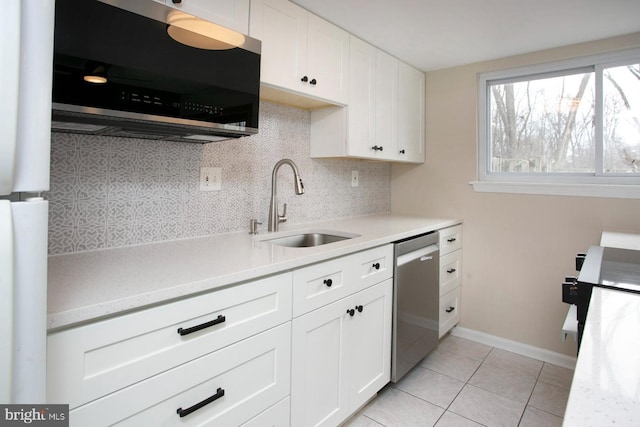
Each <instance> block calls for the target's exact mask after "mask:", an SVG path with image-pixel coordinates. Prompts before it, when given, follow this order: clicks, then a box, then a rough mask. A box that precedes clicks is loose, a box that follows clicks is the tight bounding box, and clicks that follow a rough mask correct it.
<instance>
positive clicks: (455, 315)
mask: <svg viewBox="0 0 640 427" xmlns="http://www.w3.org/2000/svg"><path fill="white" fill-rule="evenodd" d="M439 247H440V314H439V316H438V324H439V328H438V332H439V335H440V338H442V337H443V336H444V335H445V334H446V333H447V332H449V331H450V330H451V328H453V327H454V326H455V325H456V324H458V322H459V321H460V287H461V284H462V225H454V226H453V227H448V228H444V229H442V230H440V242H439Z"/></svg>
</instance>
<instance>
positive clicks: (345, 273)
mask: <svg viewBox="0 0 640 427" xmlns="http://www.w3.org/2000/svg"><path fill="white" fill-rule="evenodd" d="M392 275H393V246H392V245H386V246H380V247H377V248H373V249H368V250H366V251H362V252H357V253H355V254H351V255H347V256H344V257H340V258H334V259H331V260H329V261H325V262H320V263H317V264H313V265H310V266H307V267H302V268H299V269H297V270H294V272H293V317H298V316H300V315H303V314H305V313H308V312H309V311H311V310H315V309H316V308H319V307H322V306H324V305H327V304H330V303H332V302H334V301H337V300H339V299H340V298H344V297H346V296H348V295H351V294H353V293H355V292H358V291H360V290H362V289H364V288H366V287H369V286H371V285H374V284H376V283H379V282H381V281H383V280H385V279H388V278H390V277H392Z"/></svg>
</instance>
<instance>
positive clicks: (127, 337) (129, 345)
mask: <svg viewBox="0 0 640 427" xmlns="http://www.w3.org/2000/svg"><path fill="white" fill-rule="evenodd" d="M291 281H292V276H291V273H285V274H280V275H277V276H272V277H268V278H264V279H261V280H257V281H252V282H249V283H245V284H241V285H237V286H233V287H229V288H225V289H221V290H217V291H213V292H210V293H207V294H203V295H200V296H195V297H191V298H187V299H184V300H180V301H176V302H173V303H168V304H164V305H161V306H158V307H154V308H150V309H146V310H142V311H138V312H134V313H130V314H126V315H122V316H118V317H115V318H113V319H107V320H103V321H99V322H96V323H92V324H88V325H84V326H80V327H77V328H73V329H69V330H63V331H60V332H54V333H51V334H49V336H48V338H47V352H48V354H47V400H48V401H49V402H55V403H68V404H69V407H70V408H71V409H73V408H75V407H77V406H80V405H82V404H83V403H86V402H89V401H91V400H94V399H97V398H99V397H101V396H104V395H106V394H109V393H112V392H114V391H116V390H120V389H122V388H124V387H127V386H129V385H130V384H133V383H136V382H139V381H142V380H144V379H146V378H149V377H151V376H153V375H156V374H158V373H160V372H164V371H166V370H168V369H171V368H173V367H175V366H177V365H180V364H182V363H185V362H188V361H190V360H193V359H196V358H198V357H200V356H202V355H204V354H207V353H211V352H213V351H215V350H218V349H220V348H222V347H224V346H227V345H229V344H232V343H234V342H237V341H240V340H241V339H244V338H246V337H249V336H251V335H255V334H257V333H259V332H262V331H264V330H266V329H268V328H270V327H273V326H276V325H279V324H281V323H284V322H286V321H288V320H290V318H291ZM223 319H224V321H223V322H221V320H223ZM217 322H220V323H217ZM211 323H214V324H213V325H211V326H209V327H206V328H203V329H201V330H198V331H195V332H192V333H188V334H186V335H181V334H180V333H179V328H181V329H182V331H183V333H185V332H188V330H189V328H194V327H196V326H199V325H203V326H204V325H206V324H211Z"/></svg>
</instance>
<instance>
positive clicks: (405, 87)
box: [397, 62, 425, 163]
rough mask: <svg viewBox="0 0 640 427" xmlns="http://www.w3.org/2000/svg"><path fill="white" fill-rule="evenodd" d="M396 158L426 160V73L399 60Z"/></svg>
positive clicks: (417, 161)
mask: <svg viewBox="0 0 640 427" xmlns="http://www.w3.org/2000/svg"><path fill="white" fill-rule="evenodd" d="M398 73H399V80H398V81H399V102H398V131H399V133H398V149H397V160H399V161H405V162H412V163H423V162H424V140H425V135H424V132H425V131H424V129H425V125H424V121H425V110H424V104H425V75H424V73H423V72H421V71H419V70H416V69H415V68H413V67H411V66H409V65H407V64H404V63H402V62H401V63H400V64H399V67H398Z"/></svg>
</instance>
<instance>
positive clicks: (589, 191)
mask: <svg viewBox="0 0 640 427" xmlns="http://www.w3.org/2000/svg"><path fill="white" fill-rule="evenodd" d="M470 184H471V185H472V186H473V191H475V192H477V193H512V194H541V195H548V196H578V197H607V198H614V199H640V185H613V184H556V183H554V184H551V183H539V182H502V181H501V182H498V181H471V182H470Z"/></svg>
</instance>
